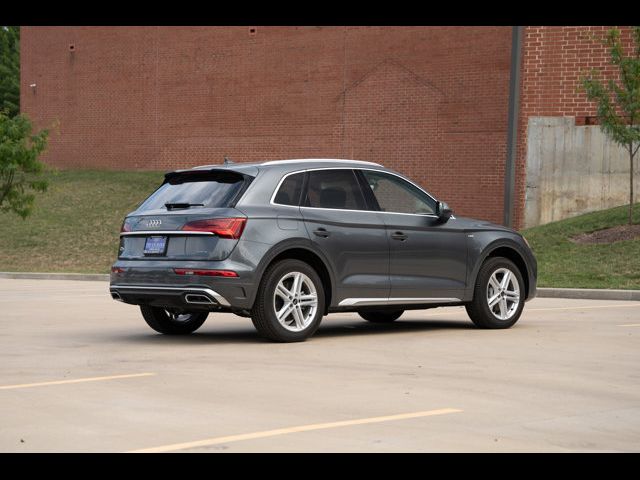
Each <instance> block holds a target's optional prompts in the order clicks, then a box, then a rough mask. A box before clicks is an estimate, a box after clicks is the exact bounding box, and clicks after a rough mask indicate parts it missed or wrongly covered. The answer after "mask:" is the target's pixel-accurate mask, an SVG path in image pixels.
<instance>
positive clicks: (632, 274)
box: [522, 204, 640, 289]
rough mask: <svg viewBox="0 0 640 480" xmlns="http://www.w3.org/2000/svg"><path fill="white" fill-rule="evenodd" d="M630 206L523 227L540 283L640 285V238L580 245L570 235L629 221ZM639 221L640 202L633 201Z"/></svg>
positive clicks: (575, 286)
mask: <svg viewBox="0 0 640 480" xmlns="http://www.w3.org/2000/svg"><path fill="white" fill-rule="evenodd" d="M627 216H628V206H622V207H616V208H612V209H610V210H603V211H600V212H594V213H587V214H585V215H580V216H578V217H574V218H569V219H566V220H561V221H559V222H553V223H548V224H546V225H541V226H539V227H534V228H529V229H527V230H524V231H523V232H522V234H523V235H524V236H525V237H526V238H527V240H528V241H529V243H530V244H531V248H532V249H533V251H534V252H535V254H536V258H537V259H538V286H540V287H568V288H623V289H640V239H636V240H627V241H620V242H615V243H611V244H602V245H577V244H574V243H572V242H571V241H570V240H569V238H570V237H573V236H574V235H577V234H579V233H589V232H593V231H596V230H601V229H603V228H609V227H614V226H616V225H624V224H626V223H627V218H628V217H627ZM634 223H640V204H636V205H634Z"/></svg>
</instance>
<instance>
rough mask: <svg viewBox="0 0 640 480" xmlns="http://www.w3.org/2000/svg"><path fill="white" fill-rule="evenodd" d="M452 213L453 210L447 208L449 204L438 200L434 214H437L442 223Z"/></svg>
mask: <svg viewBox="0 0 640 480" xmlns="http://www.w3.org/2000/svg"><path fill="white" fill-rule="evenodd" d="M452 213H453V212H452V211H451V208H449V205H447V204H446V203H445V202H438V206H437V211H436V215H438V220H440V221H441V222H443V223H444V222H446V221H447V220H449V219H450V218H451V214H452Z"/></svg>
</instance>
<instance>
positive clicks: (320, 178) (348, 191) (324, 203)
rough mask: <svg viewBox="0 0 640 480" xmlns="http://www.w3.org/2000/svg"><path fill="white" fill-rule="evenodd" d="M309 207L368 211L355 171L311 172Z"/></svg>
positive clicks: (308, 194)
mask: <svg viewBox="0 0 640 480" xmlns="http://www.w3.org/2000/svg"><path fill="white" fill-rule="evenodd" d="M304 205H306V206H307V207H316V208H338V209H343V210H366V209H367V207H366V204H365V201H364V197H363V195H362V190H360V184H359V183H358V179H357V178H356V175H355V173H354V172H353V170H349V169H344V170H315V171H310V172H309V182H308V187H307V198H306V202H305V203H304Z"/></svg>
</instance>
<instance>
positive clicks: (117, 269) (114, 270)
mask: <svg viewBox="0 0 640 480" xmlns="http://www.w3.org/2000/svg"><path fill="white" fill-rule="evenodd" d="M124 272H125V269H124V268H122V267H111V273H124Z"/></svg>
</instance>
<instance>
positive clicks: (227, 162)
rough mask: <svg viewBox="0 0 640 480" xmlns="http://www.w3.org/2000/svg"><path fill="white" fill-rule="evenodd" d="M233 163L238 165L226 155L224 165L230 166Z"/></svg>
mask: <svg viewBox="0 0 640 480" xmlns="http://www.w3.org/2000/svg"><path fill="white" fill-rule="evenodd" d="M232 163H236V162H234V161H233V160H231V159H230V158H229V157H227V156H226V155H225V156H224V164H225V165H230V164H232Z"/></svg>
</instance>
